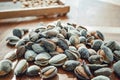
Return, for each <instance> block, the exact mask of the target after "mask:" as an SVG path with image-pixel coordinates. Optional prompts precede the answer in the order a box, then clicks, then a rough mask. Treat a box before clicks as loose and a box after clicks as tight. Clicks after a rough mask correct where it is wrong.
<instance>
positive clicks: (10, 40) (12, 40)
mask: <svg viewBox="0 0 120 80" xmlns="http://www.w3.org/2000/svg"><path fill="white" fill-rule="evenodd" d="M19 40H20V38H18V37H16V36H11V37H8V38H7V39H6V41H7V44H8V45H10V46H15V45H16V43H17V42H18V41H19Z"/></svg>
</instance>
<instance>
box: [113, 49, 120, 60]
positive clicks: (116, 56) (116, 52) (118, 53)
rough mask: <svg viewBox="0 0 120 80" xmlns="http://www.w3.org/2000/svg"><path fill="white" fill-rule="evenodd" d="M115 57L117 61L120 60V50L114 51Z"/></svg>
mask: <svg viewBox="0 0 120 80" xmlns="http://www.w3.org/2000/svg"><path fill="white" fill-rule="evenodd" d="M113 53H114V58H115V60H116V61H118V60H120V50H119V51H118V50H115V51H114V52H113Z"/></svg>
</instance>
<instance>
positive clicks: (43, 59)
mask: <svg viewBox="0 0 120 80" xmlns="http://www.w3.org/2000/svg"><path fill="white" fill-rule="evenodd" d="M50 58H51V56H50V54H49V53H47V52H42V53H40V54H38V55H37V56H36V57H35V62H34V63H35V64H37V65H40V66H46V65H48V62H49V59H50Z"/></svg>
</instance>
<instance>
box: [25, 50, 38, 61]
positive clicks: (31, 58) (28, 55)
mask: <svg viewBox="0 0 120 80" xmlns="http://www.w3.org/2000/svg"><path fill="white" fill-rule="evenodd" d="M36 56H37V54H36V53H35V52H34V51H32V50H27V51H26V52H25V55H24V57H25V59H26V60H27V61H34V60H35V57H36Z"/></svg>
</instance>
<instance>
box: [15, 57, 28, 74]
mask: <svg viewBox="0 0 120 80" xmlns="http://www.w3.org/2000/svg"><path fill="white" fill-rule="evenodd" d="M27 68H28V62H27V61H26V60H25V59H22V60H20V61H19V62H18V64H17V66H16V67H15V69H14V74H15V75H16V76H20V75H22V74H23V73H25V71H26V70H27Z"/></svg>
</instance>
